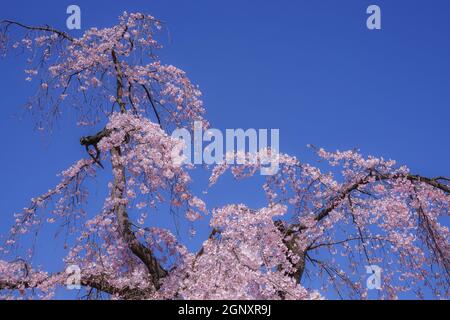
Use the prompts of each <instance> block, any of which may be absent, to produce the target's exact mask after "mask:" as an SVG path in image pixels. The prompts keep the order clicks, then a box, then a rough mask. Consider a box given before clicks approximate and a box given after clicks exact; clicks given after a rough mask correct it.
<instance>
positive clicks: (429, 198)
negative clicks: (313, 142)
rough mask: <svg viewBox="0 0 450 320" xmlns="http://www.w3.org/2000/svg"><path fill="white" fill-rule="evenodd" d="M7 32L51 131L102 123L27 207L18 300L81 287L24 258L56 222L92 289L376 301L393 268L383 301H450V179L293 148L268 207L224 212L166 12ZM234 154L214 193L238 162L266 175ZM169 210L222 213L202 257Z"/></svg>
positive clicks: (20, 228)
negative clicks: (91, 207) (195, 142)
mask: <svg viewBox="0 0 450 320" xmlns="http://www.w3.org/2000/svg"><path fill="white" fill-rule="evenodd" d="M0 28H1V32H0V50H1V53H2V54H3V55H7V54H8V53H9V52H12V51H16V52H20V53H23V54H24V55H26V56H27V63H28V64H29V68H27V69H26V70H25V72H26V74H27V78H26V80H27V81H35V82H36V83H37V84H38V86H39V90H38V92H37V94H36V95H35V96H33V97H32V98H31V99H30V101H29V103H28V104H27V107H28V109H29V110H30V112H31V113H32V114H33V115H34V116H35V117H36V119H37V120H36V121H37V123H38V126H39V128H42V129H44V130H45V129H49V128H50V127H51V125H52V123H53V122H54V121H55V119H57V117H58V116H59V115H60V114H61V112H62V109H63V108H62V106H65V107H67V106H71V107H72V108H76V110H77V112H78V114H79V119H78V125H81V126H86V127H88V128H91V129H92V135H91V136H85V137H81V139H80V144H81V146H83V147H85V149H86V157H85V158H84V159H80V160H77V161H75V163H74V164H73V165H72V166H71V167H70V168H68V169H67V170H66V171H64V172H62V173H61V175H60V176H61V182H60V183H59V184H58V185H56V186H55V187H54V188H52V189H50V190H49V191H48V192H46V193H45V194H42V195H40V196H37V197H36V198H34V199H31V203H30V204H29V206H28V207H27V208H25V209H24V210H23V211H22V212H20V213H18V214H15V223H14V225H13V226H12V227H11V230H10V232H9V234H7V235H5V238H4V239H5V240H4V244H3V245H2V246H1V248H0V250H1V251H0V254H1V256H0V296H1V297H2V298H20V299H23V298H52V297H53V295H54V291H55V289H56V288H58V287H59V286H65V285H66V283H67V280H68V276H69V274H67V273H66V272H65V270H61V272H57V273H49V272H46V271H45V270H40V269H39V268H38V267H36V266H33V265H32V263H31V262H30V259H29V255H28V254H25V255H20V254H19V252H21V248H23V246H24V245H26V243H27V242H26V240H24V238H27V236H32V235H34V234H35V233H36V230H37V229H39V228H42V225H44V224H47V223H48V224H52V223H61V225H64V226H66V227H67V230H68V232H69V233H70V234H72V235H74V237H75V238H74V239H75V240H74V241H73V243H70V245H69V246H68V247H67V255H66V256H65V257H61V259H63V261H64V264H65V265H67V266H70V265H76V266H79V268H80V270H81V274H80V277H81V278H80V284H81V286H82V287H83V288H82V289H81V290H84V292H86V295H85V297H87V298H96V297H99V294H103V297H108V298H113V299H321V298H324V297H326V296H327V292H328V290H334V291H335V292H336V293H337V294H338V295H340V296H341V297H343V298H357V299H364V298H367V297H368V289H367V287H366V283H365V281H366V278H367V273H366V270H365V267H366V266H369V265H378V266H379V267H380V268H382V270H383V274H382V276H383V285H382V288H381V290H380V291H379V297H380V298H388V299H395V298H397V297H398V296H399V295H400V294H401V293H402V292H405V291H411V292H413V293H415V294H416V295H417V296H418V297H422V296H423V295H424V291H426V290H428V291H427V292H431V293H432V294H433V295H434V296H435V297H440V298H447V297H448V294H449V284H450V282H449V281H450V274H449V270H450V261H449V252H450V247H449V243H448V228H447V227H446V226H445V221H444V220H445V219H447V217H448V213H449V203H450V201H449V200H450V184H449V183H450V179H449V178H447V177H434V178H429V177H423V176H420V175H415V174H412V173H410V171H409V170H408V168H407V167H405V166H400V165H397V164H396V163H395V161H392V160H385V159H383V158H376V157H363V156H362V155H361V154H360V153H359V152H358V151H355V150H352V151H345V152H339V151H337V152H327V151H325V150H323V149H321V148H316V147H313V146H311V149H312V150H313V152H316V153H317V156H318V159H320V160H321V162H322V166H323V167H325V169H324V168H319V167H315V166H312V165H310V164H307V163H303V162H301V161H300V160H298V159H297V158H295V157H293V156H289V155H286V154H279V155H277V156H278V157H279V163H280V170H279V171H278V172H277V173H276V174H274V175H271V176H267V179H266V181H265V183H264V184H263V186H262V192H264V193H265V195H266V198H267V203H266V205H265V206H264V207H262V208H249V207H247V206H246V205H244V204H230V205H227V206H225V207H222V208H216V209H213V210H211V211H209V210H208V209H207V206H206V204H205V203H204V201H202V200H201V198H200V197H198V196H196V195H195V194H193V192H192V191H191V187H190V184H191V178H190V174H189V170H190V169H191V168H190V167H189V166H185V165H182V164H179V163H177V162H176V161H173V157H172V155H173V154H174V152H175V153H176V152H178V151H179V150H180V148H182V147H183V143H182V141H180V140H178V139H174V138H172V137H171V136H170V135H169V130H170V129H172V128H186V129H188V130H192V128H193V123H194V121H201V122H202V124H203V126H204V127H205V128H207V127H208V125H209V124H208V122H207V120H205V118H204V112H205V110H204V107H203V105H202V101H201V92H200V91H199V89H198V87H197V86H195V85H193V84H192V83H191V82H190V80H189V79H188V78H187V76H186V74H185V73H184V72H183V71H182V70H180V69H178V68H176V67H174V66H172V65H165V64H163V63H162V62H161V61H160V60H159V58H158V57H157V55H156V52H157V51H158V50H159V49H160V48H161V46H160V44H159V42H157V40H156V35H157V34H158V30H159V29H161V28H162V23H161V22H160V21H159V20H157V19H155V18H154V17H152V16H150V15H144V14H141V13H131V14H130V13H127V12H125V13H123V14H122V15H121V16H120V17H119V21H118V24H117V25H115V26H113V27H111V28H103V29H97V28H91V29H89V30H87V31H85V32H84V34H83V36H82V37H80V38H74V37H72V36H71V35H69V34H68V33H66V32H63V31H60V30H57V29H54V28H52V27H50V26H47V25H44V26H28V25H25V24H22V23H19V22H16V21H9V20H3V21H1V23H0ZM99 129H100V130H99ZM266 151H267V150H266ZM227 156H228V157H229V156H230V155H227ZM234 156H240V157H244V158H245V159H244V160H248V161H244V162H243V164H236V165H234V164H231V162H229V161H223V162H222V163H219V164H217V165H216V166H215V167H214V168H213V169H212V173H211V178H210V188H211V190H213V189H214V184H215V183H216V182H217V180H218V179H219V178H220V177H221V176H222V175H224V174H227V172H230V174H231V175H233V176H234V177H235V178H236V183H238V182H237V181H238V180H240V179H252V176H254V175H255V173H256V172H257V170H259V169H260V167H261V165H262V164H261V163H262V158H263V156H264V155H262V154H256V155H255V154H244V155H242V154H240V155H238V154H234V155H231V157H234ZM255 156H256V158H257V159H258V161H250V158H253V159H254V158H255ZM326 166H330V168H328V169H327V168H326ZM108 172H109V173H110V176H108V177H110V182H109V184H108V188H109V196H108V197H107V198H106V199H105V200H104V205H103V209H102V210H101V212H98V213H89V214H88V213H87V212H86V211H85V207H86V206H85V205H86V200H87V199H88V197H89V193H88V191H89V190H88V188H87V187H85V186H86V185H87V183H86V182H87V181H88V180H90V179H93V178H94V177H96V176H98V175H108ZM163 204H168V205H170V206H173V207H176V208H178V210H180V211H181V212H183V213H184V215H183V217H184V218H182V219H186V220H188V221H195V220H196V219H199V218H202V217H205V216H206V215H208V214H210V218H209V219H210V220H209V221H210V227H211V233H210V235H209V237H208V238H207V239H206V240H205V241H204V243H203V245H202V247H201V249H200V250H199V251H197V252H191V251H189V250H188V249H187V248H186V247H185V246H184V245H183V244H182V243H180V242H179V240H178V238H177V237H176V236H175V235H174V234H172V233H171V232H170V231H169V230H165V229H161V228H157V227H155V226H154V224H152V221H151V219H149V218H147V213H148V212H149V211H152V210H155V209H156V208H157V207H158V206H161V205H163ZM27 249H29V250H28V253H29V252H30V251H33V252H34V248H33V247H32V246H30V248H27Z"/></svg>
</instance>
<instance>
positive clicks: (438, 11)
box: [0, 0, 450, 296]
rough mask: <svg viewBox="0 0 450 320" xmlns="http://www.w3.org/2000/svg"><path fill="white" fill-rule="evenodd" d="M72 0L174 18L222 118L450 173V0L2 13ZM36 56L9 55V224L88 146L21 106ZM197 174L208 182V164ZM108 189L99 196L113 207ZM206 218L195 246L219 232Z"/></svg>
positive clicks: (161, 4) (2, 64)
mask: <svg viewBox="0 0 450 320" xmlns="http://www.w3.org/2000/svg"><path fill="white" fill-rule="evenodd" d="M70 4H77V5H79V6H80V7H81V11H82V28H83V29H86V28H89V27H92V26H97V27H103V26H110V25H112V24H114V23H115V22H116V18H117V16H118V15H119V14H120V13H121V12H122V11H124V10H127V11H129V12H133V11H141V12H145V13H150V14H152V15H154V16H156V17H157V18H160V19H161V20H163V21H165V22H166V24H167V27H168V30H169V37H166V39H168V41H166V46H165V49H164V51H163V52H161V55H162V57H163V60H164V62H167V63H170V64H174V65H176V66H178V67H180V68H182V69H184V70H185V71H187V73H188V75H189V76H190V78H191V79H192V80H193V81H194V82H195V83H197V84H199V85H200V88H201V89H202V91H203V93H204V101H205V104H206V107H207V111H208V114H207V117H208V118H209V120H210V121H211V123H212V125H213V127H216V128H220V129H225V128H239V127H242V128H279V129H280V144H281V151H283V152H286V153H290V154H293V155H296V156H297V157H299V158H300V159H302V160H304V161H312V160H313V159H314V157H313V156H312V155H311V153H310V151H309V150H308V149H307V148H305V145H306V144H308V143H311V144H314V145H317V146H322V147H325V148H327V149H330V150H335V149H340V150H343V149H351V148H355V147H357V148H360V149H361V151H362V152H363V153H364V154H372V155H376V156H384V157H386V158H392V159H396V160H398V162H399V163H402V164H407V165H408V166H409V167H410V168H411V169H412V171H413V172H416V173H420V174H422V175H426V176H436V175H447V176H450V168H449V165H448V164H449V158H450V148H449V147H450V146H449V144H450V143H449V141H450V140H449V137H450V125H449V120H450V41H449V39H450V2H449V1H448V0H434V1H425V0H396V1H392V0H391V1H386V0H372V1H365V0H342V1H336V0H314V1H312V0H310V1H301V0H297V1H292V0H277V1H275V0H265V1H256V0H253V1H249V0H227V1H211V0H145V1H144V0H143V1H137V0H136V1H127V2H125V1H81V0H77V1H46V0H39V1H23V0H14V1H8V2H4V3H3V4H2V8H1V11H0V19H3V18H7V19H14V20H17V21H21V22H24V23H27V24H50V25H53V26H55V27H57V28H61V29H64V28H65V20H66V17H67V15H66V13H65V11H66V8H67V6H68V5H70ZM370 4H377V5H379V6H380V7H381V10H382V30H381V31H369V30H368V29H367V28H366V23H365V21H366V18H367V15H366V13H365V11H366V8H367V6H368V5H370ZM72 34H74V35H75V36H76V35H79V34H80V32H72ZM23 69H24V63H23V57H21V56H19V57H10V58H8V59H7V60H0V72H1V77H0V106H1V108H0V113H1V116H0V136H1V137H2V139H1V140H2V144H3V145H2V153H1V155H0V168H2V178H3V183H1V184H0V232H4V231H5V230H6V229H7V228H8V227H9V226H10V223H11V221H12V213H13V212H16V211H20V209H21V208H23V207H24V206H25V205H27V204H28V201H29V199H30V198H31V197H33V196H36V195H38V194H40V193H43V192H45V191H46V190H47V189H48V188H50V187H52V186H53V185H54V184H55V183H56V182H57V181H58V180H57V177H56V176H55V175H56V173H58V172H60V171H61V170H63V169H65V168H67V167H68V166H69V165H70V164H72V163H73V162H74V161H76V160H77V159H79V158H81V157H82V156H85V153H84V152H83V149H82V148H81V147H80V146H79V145H78V139H79V137H80V136H81V135H83V134H86V133H87V132H85V131H83V130H82V129H79V128H76V127H74V126H72V125H71V123H70V122H69V120H70V119H65V118H64V119H62V121H61V122H60V124H59V126H57V128H56V129H55V131H54V133H53V135H52V136H42V135H39V134H38V133H37V132H36V131H34V130H33V124H34V122H33V119H32V118H30V117H25V118H22V117H20V115H21V114H22V109H21V107H22V106H23V104H24V103H25V102H26V99H27V97H28V96H30V95H32V94H33V93H34V91H33V90H32V88H31V86H30V85H29V83H27V82H25V81H24V78H25V74H24V73H23ZM88 133H92V132H88ZM196 177H197V179H198V181H199V182H202V184H201V186H200V187H196V190H198V191H201V190H203V189H204V186H205V184H204V182H205V176H204V175H202V174H199V175H198V176H196ZM103 182H104V181H103ZM101 183H102V180H101V179H99V184H101ZM232 186H233V187H232ZM257 188H258V186H257V185H256V184H255V183H254V182H244V183H242V184H241V185H239V186H238V187H236V186H235V185H231V183H230V181H228V180H226V179H225V181H224V182H223V183H219V185H218V186H217V187H215V189H213V190H212V191H211V192H210V194H209V195H208V196H207V201H208V207H209V208H212V207H216V206H220V205H224V204H226V203H232V202H246V203H247V204H249V205H250V206H255V207H258V206H260V205H262V204H263V197H262V192H260V189H257ZM100 189H101V188H99V191H98V194H96V193H95V190H96V189H95V188H94V193H93V197H94V199H95V198H96V195H97V199H98V203H96V200H94V201H93V203H91V204H90V205H91V206H92V207H101V201H100V200H101V195H102V194H103V193H102V192H103V191H101V190H100ZM164 219H165V220H164ZM166 220H167V221H166ZM169 222H171V219H167V218H162V221H160V223H161V224H169ZM205 225H206V222H205V223H203V225H201V227H200V232H199V234H198V236H197V237H196V238H195V239H192V240H190V241H189V245H190V247H191V248H196V247H197V246H198V245H199V244H200V243H201V241H203V240H204V239H205V236H206V232H207V231H206V228H205ZM49 239H52V238H48V239H47V241H46V242H45V243H41V246H42V248H43V250H44V253H43V256H42V257H41V258H36V259H38V260H37V261H36V263H42V264H44V265H45V266H48V267H50V269H55V270H56V269H57V268H58V266H59V265H60V262H59V261H58V262H57V261H55V259H54V257H55V255H56V254H57V253H60V251H61V250H60V248H58V246H57V244H54V245H53V243H52V244H51V245H50V242H48V240H49ZM44 248H45V249H44ZM62 296H63V295H62Z"/></svg>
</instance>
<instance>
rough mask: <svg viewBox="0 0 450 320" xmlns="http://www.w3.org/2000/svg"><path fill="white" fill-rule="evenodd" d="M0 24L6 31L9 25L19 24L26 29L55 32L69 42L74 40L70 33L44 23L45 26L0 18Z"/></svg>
mask: <svg viewBox="0 0 450 320" xmlns="http://www.w3.org/2000/svg"><path fill="white" fill-rule="evenodd" d="M1 24H3V25H5V29H6V31H7V29H8V28H9V26H11V25H16V26H19V27H21V28H24V29H27V30H34V31H45V32H51V33H55V34H57V35H59V36H61V37H63V38H64V39H66V40H69V41H70V42H74V41H75V39H74V38H72V37H71V36H70V35H68V34H67V33H66V32H63V31H60V30H58V29H55V28H52V27H50V26H48V25H45V26H28V25H25V24H22V23H20V22H16V21H12V20H1V21H0V25H1Z"/></svg>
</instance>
